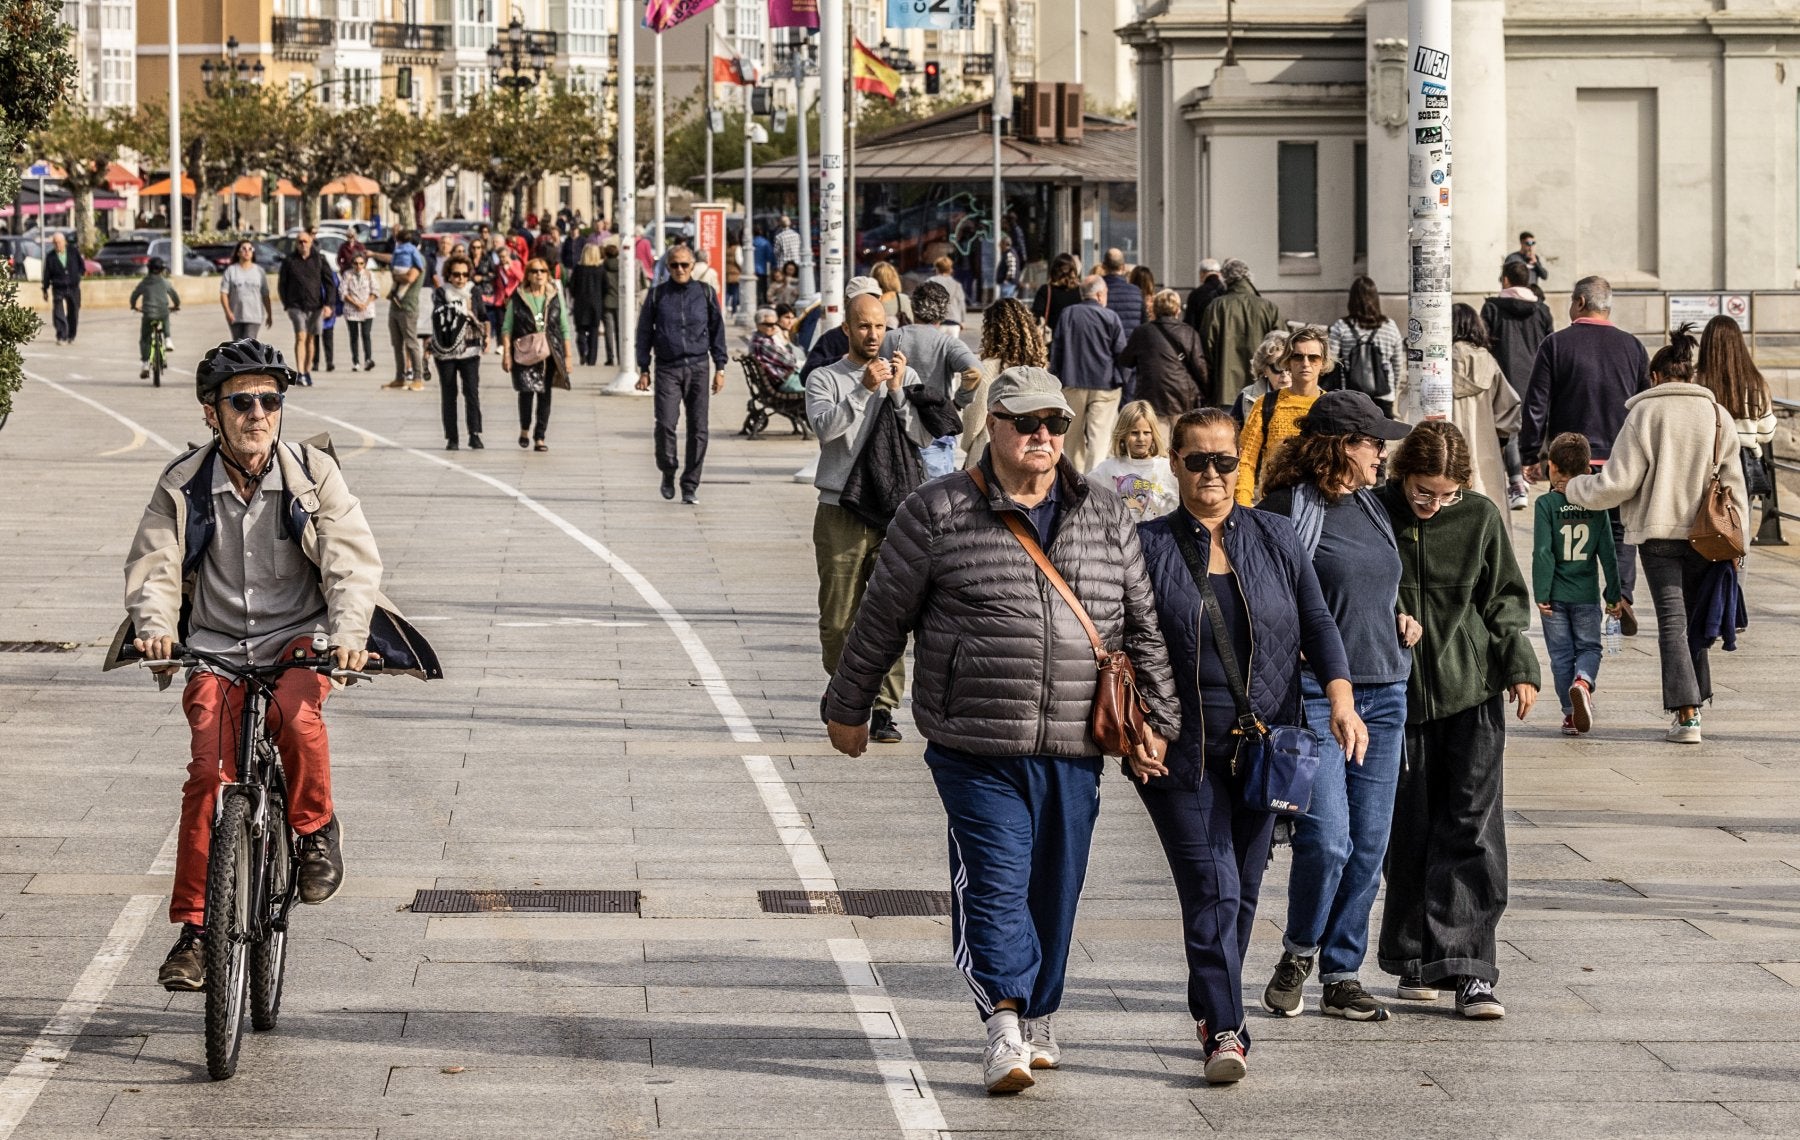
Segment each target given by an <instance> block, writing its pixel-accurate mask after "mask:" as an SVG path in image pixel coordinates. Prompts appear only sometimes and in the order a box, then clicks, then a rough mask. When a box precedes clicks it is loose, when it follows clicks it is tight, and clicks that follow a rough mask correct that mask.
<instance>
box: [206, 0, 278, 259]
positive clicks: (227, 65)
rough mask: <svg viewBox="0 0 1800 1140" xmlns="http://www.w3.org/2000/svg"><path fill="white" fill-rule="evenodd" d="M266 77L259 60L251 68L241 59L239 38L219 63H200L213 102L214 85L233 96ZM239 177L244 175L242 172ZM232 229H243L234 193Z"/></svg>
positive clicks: (228, 41)
mask: <svg viewBox="0 0 1800 1140" xmlns="http://www.w3.org/2000/svg"><path fill="white" fill-rule="evenodd" d="M263 73H264V68H263V63H262V60H260V59H259V60H257V61H256V66H255V67H252V66H250V64H249V63H248V62H246V61H245V60H243V59H240V58H239V57H238V38H237V37H236V36H227V37H226V39H225V54H224V55H223V56H221V57H220V58H219V59H218V60H217V61H215V60H213V59H212V58H210V57H208V58H206V59H203V60H201V61H200V86H201V87H202V88H203V89H204V90H205V91H206V94H207V96H208V97H209V98H210V97H211V96H212V94H213V92H214V90H215V88H214V86H213V85H214V83H215V82H217V84H218V86H217V88H216V90H217V91H218V92H219V93H220V94H227V93H233V92H236V91H239V90H241V89H242V88H245V87H261V86H262V81H263ZM240 173H242V172H241V171H240ZM269 196H270V195H269V187H268V178H267V176H266V175H265V176H264V178H263V199H264V201H265V203H266V202H267V200H268V198H269ZM265 209H266V207H265ZM231 227H232V229H234V230H237V229H240V228H241V226H240V224H239V219H238V196H237V194H235V193H233V194H232V195H231Z"/></svg>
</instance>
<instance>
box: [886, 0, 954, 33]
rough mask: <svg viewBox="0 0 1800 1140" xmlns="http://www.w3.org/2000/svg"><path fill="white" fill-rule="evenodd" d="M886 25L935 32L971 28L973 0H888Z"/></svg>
mask: <svg viewBox="0 0 1800 1140" xmlns="http://www.w3.org/2000/svg"><path fill="white" fill-rule="evenodd" d="M887 26H888V27H890V28H924V29H926V30H928V31H934V32H954V31H964V32H969V31H974V30H975V0H887Z"/></svg>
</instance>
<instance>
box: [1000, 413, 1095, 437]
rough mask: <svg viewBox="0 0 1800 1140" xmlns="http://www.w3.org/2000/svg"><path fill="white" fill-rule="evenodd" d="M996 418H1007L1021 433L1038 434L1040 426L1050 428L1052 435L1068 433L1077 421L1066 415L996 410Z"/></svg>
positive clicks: (1014, 428)
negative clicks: (1012, 412) (1013, 414)
mask: <svg viewBox="0 0 1800 1140" xmlns="http://www.w3.org/2000/svg"><path fill="white" fill-rule="evenodd" d="M994 418H995V419H997V420H1005V421H1006V422H1007V423H1009V424H1011V425H1012V426H1013V430H1014V431H1016V432H1018V433H1019V434H1020V435H1036V434H1037V430H1038V429H1039V428H1049V429H1050V434H1051V435H1068V434H1069V429H1070V428H1072V427H1074V426H1075V421H1074V420H1073V419H1071V418H1070V417H1068V416H1065V415H1061V414H1058V415H1052V416H1009V415H1007V414H1006V413H1004V412H995V413H994Z"/></svg>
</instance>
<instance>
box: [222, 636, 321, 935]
mask: <svg viewBox="0 0 1800 1140" xmlns="http://www.w3.org/2000/svg"><path fill="white" fill-rule="evenodd" d="M293 667H295V666H294V664H292V663H284V664H283V665H282V666H280V668H281V669H287V668H293ZM265 668H266V667H265ZM279 675H280V674H279V673H277V674H276V676H279ZM233 679H234V680H238V681H241V683H242V684H243V686H244V707H243V711H242V712H241V714H240V720H239V724H238V749H237V753H238V754H237V778H236V779H234V780H232V781H230V782H229V783H221V784H220V785H219V789H218V793H217V794H216V795H215V796H214V797H213V826H214V828H215V830H216V828H217V827H218V824H219V820H220V818H221V816H222V815H223V814H224V811H225V798H226V795H227V793H228V792H229V791H230V790H232V789H236V790H237V791H239V792H241V793H242V794H244V795H247V796H249V797H250V800H251V808H252V810H251V816H250V834H251V837H252V839H253V840H254V843H255V851H254V852H253V854H252V866H254V867H255V868H256V874H257V882H256V886H255V892H254V895H253V902H254V903H256V904H258V905H255V906H253V907H252V908H251V912H250V926H249V927H248V928H247V929H245V930H241V931H234V932H233V938H234V940H236V941H241V942H246V943H256V942H260V941H262V940H263V939H264V938H265V937H266V936H267V935H268V934H269V933H270V932H273V931H283V932H284V931H286V930H287V919H288V912H289V911H290V910H291V909H293V905H294V900H295V898H296V897H297V896H298V894H299V870H300V856H299V845H298V844H296V843H294V842H293V840H292V837H291V836H290V838H289V841H288V844H287V847H288V874H287V888H286V890H284V891H283V892H282V895H281V897H280V898H279V899H271V898H269V897H268V880H267V877H268V875H269V872H270V871H271V870H272V868H271V867H270V866H269V860H268V858H267V857H266V854H267V851H268V843H269V837H270V828H271V826H273V827H287V826H288V821H287V817H286V813H285V811H284V812H283V814H282V818H281V819H278V820H271V819H270V817H269V816H270V813H269V802H270V799H271V796H270V794H269V793H270V792H271V791H274V792H277V793H279V794H280V798H281V802H282V804H284V805H285V804H286V803H287V794H286V793H287V788H286V786H285V785H286V778H285V776H284V774H283V772H282V770H281V756H280V752H279V750H278V749H277V748H276V745H275V740H274V737H273V735H272V734H270V733H269V731H268V712H269V703H270V701H271V700H272V699H273V698H274V689H273V688H272V687H271V686H270V685H269V682H268V680H267V679H266V677H265V676H264V675H263V674H262V673H261V672H260V671H259V670H258V669H256V668H255V667H252V668H251V669H248V670H245V671H244V673H243V674H241V675H240V676H239V677H236V678H233ZM207 926H208V928H209V929H210V928H213V922H212V916H211V915H208V916H207ZM220 929H223V926H222V925H221V926H220Z"/></svg>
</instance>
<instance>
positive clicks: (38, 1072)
mask: <svg viewBox="0 0 1800 1140" xmlns="http://www.w3.org/2000/svg"><path fill="white" fill-rule="evenodd" d="M25 375H26V376H27V377H28V378H30V379H32V380H36V381H37V382H38V383H40V384H45V385H48V386H49V387H51V388H54V389H56V390H57V391H58V392H61V393H62V394H63V395H65V396H70V397H72V398H74V399H76V400H80V401H81V402H82V403H84V404H87V405H88V406H90V407H92V408H94V409H96V410H97V411H101V412H104V413H105V414H107V415H109V416H111V417H112V418H113V419H115V420H118V421H119V422H120V423H122V424H124V425H125V426H126V427H128V428H130V429H131V431H132V433H133V434H134V435H135V436H136V437H137V443H138V444H142V442H143V441H144V440H146V439H151V440H155V441H156V444H157V446H158V447H161V448H162V449H163V450H164V451H168V452H171V453H173V454H180V453H179V452H177V451H176V449H175V448H174V446H172V445H171V444H170V443H169V441H168V440H166V439H164V438H163V437H162V436H160V435H157V434H156V433H155V432H153V431H151V430H150V429H149V428H146V427H144V426H143V425H142V424H140V423H138V422H137V421H135V420H132V419H129V418H127V417H125V416H122V415H120V414H119V413H118V412H115V411H113V410H112V409H111V408H109V407H107V406H106V405H104V404H101V403H98V402H96V401H94V400H90V399H88V398H87V397H86V396H83V395H82V394H81V393H79V392H74V391H71V390H69V389H68V388H66V387H64V386H63V385H61V384H58V383H57V382H56V381H54V380H46V379H44V378H43V377H42V376H39V375H37V374H36V373H33V372H26V373H25ZM133 446H137V444H134V445H133ZM179 832H180V825H179V824H177V825H176V826H175V827H172V828H170V829H169V834H168V835H167V836H165V837H164V838H163V843H162V848H161V850H159V851H158V852H157V853H156V858H155V860H154V861H152V862H151V864H150V871H149V873H150V874H152V875H168V874H173V873H174V871H175V846H176V843H177V841H178V836H179ZM162 901H163V897H162V896H161V895H132V896H131V898H130V900H129V901H127V902H126V904H125V909H124V910H122V911H120V912H119V917H118V918H117V919H116V920H114V922H113V925H112V929H111V930H110V931H108V932H107V935H106V940H105V941H104V942H102V943H101V944H100V949H99V951H98V952H97V953H95V955H94V957H93V958H92V959H91V960H90V961H89V962H88V964H87V968H86V969H84V970H82V971H81V977H80V978H78V979H77V980H76V982H75V988H74V989H73V990H71V991H69V996H68V997H67V998H65V999H64V1000H63V1003H62V1005H60V1006H58V1007H57V1010H56V1013H55V1014H54V1015H53V1016H52V1017H51V1018H50V1020H49V1022H47V1023H46V1024H45V1025H44V1028H43V1031H42V1032H40V1033H39V1034H38V1035H37V1039H36V1040H35V1041H33V1042H32V1043H31V1045H30V1047H29V1048H27V1049H26V1050H25V1054H24V1056H22V1057H20V1058H19V1059H18V1061H17V1062H15V1063H14V1064H13V1067H12V1070H11V1071H10V1072H8V1073H7V1074H6V1079H5V1080H0V1140H6V1138H7V1137H9V1136H11V1135H12V1134H13V1133H14V1132H15V1131H17V1130H18V1127H19V1125H20V1124H21V1123H23V1122H24V1120H25V1114H26V1113H28V1112H30V1111H31V1106H32V1105H34V1104H36V1103H37V1098H38V1094H39V1093H41V1092H43V1091H44V1086H45V1085H46V1084H48V1083H49V1081H50V1078H51V1077H54V1076H55V1075H56V1074H57V1073H58V1072H59V1071H60V1069H61V1065H62V1063H63V1062H64V1061H65V1060H67V1059H68V1056H69V1050H70V1049H72V1048H73V1047H74V1046H75V1045H76V1044H77V1042H78V1041H79V1039H80V1036H81V1032H82V1030H84V1029H86V1028H87V1023H88V1022H89V1021H90V1020H91V1019H92V1018H93V1016H94V1014H95V1012H96V1011H97V1010H99V1008H100V1005H101V1003H102V1002H104V1001H105V1000H106V996H107V994H109V993H111V992H112V988H113V985H114V984H115V983H117V982H118V980H119V974H120V972H121V971H123V970H124V969H125V964H126V963H127V962H130V961H131V956H132V955H133V954H135V953H137V948H138V943H140V942H142V941H143V940H144V932H145V931H146V930H148V929H149V928H150V919H151V917H152V916H153V915H155V914H156V911H157V908H158V904H160V903H161V902H162Z"/></svg>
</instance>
